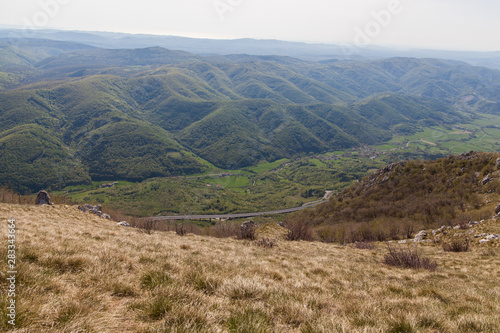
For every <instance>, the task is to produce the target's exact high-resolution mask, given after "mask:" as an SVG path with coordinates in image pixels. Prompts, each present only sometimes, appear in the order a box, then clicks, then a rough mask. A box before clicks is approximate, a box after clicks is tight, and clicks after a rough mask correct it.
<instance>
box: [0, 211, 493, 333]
mask: <svg viewBox="0 0 500 333" xmlns="http://www.w3.org/2000/svg"><path fill="white" fill-rule="evenodd" d="M0 217H1V218H2V226H4V227H5V225H6V223H4V221H3V220H6V219H7V218H8V217H15V218H16V221H17V235H18V240H17V245H18V253H17V257H18V267H17V269H18V271H19V273H18V289H19V295H18V299H17V302H18V309H17V310H18V317H17V319H18V325H17V326H16V330H15V331H17V332H499V331H500V286H499V285H498V281H499V280H500V254H499V253H498V250H497V249H496V248H492V247H488V248H486V247H484V248H483V247H481V248H479V247H477V248H474V249H473V251H471V252H466V253H450V252H444V251H442V250H441V249H440V248H438V247H433V246H427V247H422V248H421V251H422V253H423V254H424V255H426V256H428V257H430V258H431V259H432V260H436V261H437V263H438V265H439V266H438V268H437V270H436V271H427V270H411V269H400V268H394V267H389V266H386V265H384V264H383V263H382V262H383V257H384V255H385V254H386V253H387V250H386V248H385V247H384V245H383V244H378V247H377V248H376V249H374V250H361V249H355V248H353V247H349V246H339V245H332V244H323V243H308V242H287V241H283V240H280V241H279V244H278V246H277V247H274V248H272V249H269V248H263V247H259V246H257V245H255V242H249V241H241V240H235V239H216V238H208V237H201V236H195V235H187V236H184V237H180V236H177V235H176V234H175V233H172V232H167V233H163V232H154V233H153V234H151V235H147V234H145V233H141V232H140V230H138V229H132V228H125V227H119V226H116V224H115V222H112V221H109V220H103V219H100V218H97V217H95V216H92V215H89V214H85V213H82V212H80V211H78V210H77V209H76V208H75V207H73V206H59V205H56V206H41V207H40V206H27V205H12V204H0ZM492 223H493V222H492ZM4 227H3V228H4ZM5 230H6V228H5V229H4V230H3V231H2V234H3V235H5ZM268 233H270V234H272V230H267V231H266V230H265V232H263V234H268ZM2 244H4V245H2V246H1V247H0V255H1V257H2V265H4V264H5V260H4V259H3V258H5V257H6V245H5V244H6V243H5V237H4V236H2ZM485 249H488V250H490V249H493V252H491V251H487V252H485ZM495 251H496V252H495ZM3 271H4V270H3V269H2V272H3ZM0 284H1V287H2V293H3V294H2V296H1V301H0V307H1V309H0V311H2V316H4V315H5V308H6V303H5V300H6V297H5V295H4V293H5V289H6V288H4V287H5V286H6V282H5V278H4V277H2V279H1V282H0ZM0 325H1V326H0V331H2V330H7V329H10V326H9V325H7V324H6V322H5V321H3V322H2V323H1V324H0Z"/></svg>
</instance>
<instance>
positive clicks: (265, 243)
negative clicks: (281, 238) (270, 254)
mask: <svg viewBox="0 0 500 333" xmlns="http://www.w3.org/2000/svg"><path fill="white" fill-rule="evenodd" d="M255 244H256V245H257V246H260V247H264V248H266V249H272V248H273V247H276V246H278V242H277V241H276V239H271V238H261V239H259V240H258V241H257V242H255Z"/></svg>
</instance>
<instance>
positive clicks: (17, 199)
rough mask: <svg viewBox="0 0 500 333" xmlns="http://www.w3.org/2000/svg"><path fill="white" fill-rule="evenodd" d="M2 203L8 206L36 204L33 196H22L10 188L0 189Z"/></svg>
mask: <svg viewBox="0 0 500 333" xmlns="http://www.w3.org/2000/svg"><path fill="white" fill-rule="evenodd" d="M0 202H2V203H8V204H23V205H27V204H34V203H35V199H34V198H33V197H32V196H27V195H20V194H19V193H16V192H15V191H13V190H11V189H9V188H8V187H2V188H0Z"/></svg>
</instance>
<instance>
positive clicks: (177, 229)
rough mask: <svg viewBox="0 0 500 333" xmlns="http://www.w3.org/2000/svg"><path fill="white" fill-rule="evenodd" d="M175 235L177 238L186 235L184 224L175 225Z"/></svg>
mask: <svg viewBox="0 0 500 333" xmlns="http://www.w3.org/2000/svg"><path fill="white" fill-rule="evenodd" d="M175 233H176V234H177V235H179V236H184V235H185V234H187V228H186V226H185V225H184V223H180V224H176V225H175Z"/></svg>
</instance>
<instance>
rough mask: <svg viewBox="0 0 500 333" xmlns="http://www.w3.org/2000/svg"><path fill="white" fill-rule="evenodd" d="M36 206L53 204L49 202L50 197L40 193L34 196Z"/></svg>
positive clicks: (42, 192)
mask: <svg viewBox="0 0 500 333" xmlns="http://www.w3.org/2000/svg"><path fill="white" fill-rule="evenodd" d="M35 204H36V205H52V204H53V203H52V202H50V197H49V194H48V193H47V192H46V191H43V190H42V191H40V192H38V194H37V195H36V200H35Z"/></svg>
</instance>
